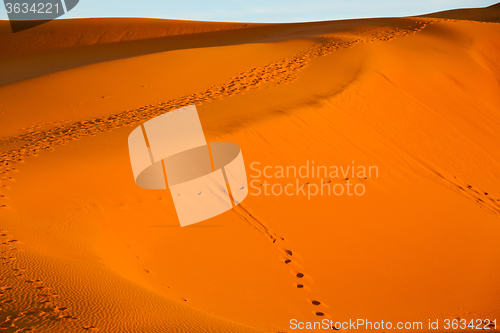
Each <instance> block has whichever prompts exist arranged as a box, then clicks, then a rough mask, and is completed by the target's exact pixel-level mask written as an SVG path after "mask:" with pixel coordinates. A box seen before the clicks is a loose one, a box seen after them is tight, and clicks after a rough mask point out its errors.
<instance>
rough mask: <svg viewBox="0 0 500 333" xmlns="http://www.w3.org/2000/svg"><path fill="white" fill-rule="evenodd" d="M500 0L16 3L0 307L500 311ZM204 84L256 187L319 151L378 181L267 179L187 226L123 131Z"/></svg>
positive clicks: (217, 327)
mask: <svg viewBox="0 0 500 333" xmlns="http://www.w3.org/2000/svg"><path fill="white" fill-rule="evenodd" d="M498 12H499V5H495V6H492V7H489V8H484V9H471V10H460V11H449V12H446V13H436V14H433V15H429V16H425V17H408V18H386V19H360V20H344V21H328V22H315V23H296V24H240V23H211V22H186V21H172V20H147V19H78V20H64V19H60V20H55V21H52V22H49V23H47V24H44V25H42V26H39V27H38V28H34V29H30V30H26V31H23V32H19V33H16V34H12V33H11V32H10V30H9V29H10V27H9V25H8V22H0V41H1V43H2V45H3V46H2V49H1V50H0V85H1V86H0V117H1V118H0V119H1V122H0V229H1V230H0V231H1V233H0V241H1V245H0V251H1V255H0V258H1V276H0V288H1V291H0V309H1V310H0V321H1V323H0V328H1V329H2V330H3V331H4V332H25V331H30V330H31V331H35V332H85V331H99V332H285V331H292V330H291V328H290V324H289V323H290V320H291V319H296V320H298V321H301V322H311V321H318V320H321V319H323V318H328V319H332V320H333V321H340V322H343V321H349V320H350V319H351V320H356V319H358V318H362V319H367V320H370V321H372V322H375V321H381V320H384V322H387V321H391V322H394V323H396V322H399V321H401V322H406V321H410V322H416V321H421V322H423V323H424V324H427V323H428V320H429V319H430V320H432V321H435V320H439V321H440V322H441V323H443V322H444V320H446V319H457V318H458V319H467V320H471V319H474V320H476V319H480V320H485V319H490V320H494V319H496V320H497V323H498V324H499V325H500V283H499V282H500V266H499V265H498V264H499V262H500V247H499V246H498V235H499V234H500V220H499V218H500V145H499V142H500V24H499V23H498ZM495 17H496V19H495ZM5 46H6V47H5ZM190 104H196V106H197V108H198V112H199V115H200V119H201V123H202V125H203V128H204V131H205V135H206V139H207V141H209V142H210V141H227V142H233V143H236V144H238V145H239V146H240V147H241V150H242V152H243V157H244V160H245V164H246V170H247V175H248V176H249V181H253V180H256V183H254V184H256V185H257V187H258V188H263V187H262V186H259V185H260V184H261V183H263V182H264V181H265V180H266V179H264V178H263V177H260V178H259V177H256V176H257V171H255V170H254V169H260V170H262V168H263V167H264V166H295V167H297V168H298V167H300V166H303V165H306V164H307V163H312V161H314V164H315V165H317V166H344V167H347V166H353V165H357V166H376V167H377V169H378V174H377V176H378V177H375V176H373V177H367V178H366V179H365V178H364V177H358V175H354V177H352V175H348V176H347V177H346V178H347V179H344V178H343V177H342V178H341V179H327V178H319V177H312V176H311V177H305V178H300V179H298V180H297V181H299V182H300V185H301V186H305V187H307V188H314V186H321V185H322V184H323V183H327V182H332V183H340V184H345V183H347V182H348V181H349V182H350V183H351V184H354V185H356V184H362V185H363V186H364V188H365V189H366V191H365V193H364V195H352V196H349V195H341V196H335V195H323V196H320V195H317V196H314V197H310V198H308V197H307V196H304V195H293V196H286V195H279V196H274V195H269V196H266V195H264V194H261V195H252V194H251V195H249V196H248V197H247V198H246V199H245V201H244V202H243V203H242V204H240V205H238V206H237V207H236V208H235V209H233V210H231V211H229V212H227V213H224V214H222V215H219V216H217V217H214V218H211V219H209V220H206V221H204V222H201V223H198V224H195V225H192V226H188V227H185V228H181V227H180V226H179V223H178V220H177V216H176V212H175V208H174V206H173V203H172V200H171V196H170V193H169V191H168V190H145V189H141V188H139V187H138V186H136V184H135V182H134V179H133V177H132V171H131V167H130V160H129V154H128V147H127V138H128V135H129V134H130V132H131V131H132V130H133V129H134V128H135V127H137V126H139V125H140V124H141V123H143V122H145V121H147V120H149V119H151V118H153V117H155V116H158V115H160V114H163V113H165V112H168V111H170V110H174V109H177V108H180V107H182V106H187V105H190ZM255 162H258V163H260V164H252V163H255ZM252 165H253V168H252ZM259 165H260V166H259ZM267 181H268V182H270V183H273V184H278V185H276V187H275V189H277V188H278V187H282V188H285V187H286V186H287V184H290V183H293V182H295V181H296V179H292V178H291V177H288V178H273V179H267ZM255 191H256V189H251V190H250V192H251V193H255ZM498 327H499V326H498V325H497V327H496V328H497V330H498ZM492 330H493V327H492ZM322 331H324V330H322ZM362 331H363V330H362ZM373 331H379V332H381V331H382V330H373ZM406 331H408V332H411V331H415V332H417V331H418V332H422V331H426V330H425V329H424V330H411V329H409V330H406ZM436 331H439V332H444V331H445V330H444V328H443V326H441V328H440V329H439V330H436ZM446 331H447V332H450V331H453V330H446ZM457 331H460V332H464V331H467V330H457ZM472 331H475V330H472Z"/></svg>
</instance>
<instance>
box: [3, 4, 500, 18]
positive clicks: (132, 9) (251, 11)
mask: <svg viewBox="0 0 500 333" xmlns="http://www.w3.org/2000/svg"><path fill="white" fill-rule="evenodd" d="M497 1H500V0H497ZM497 1H487V0H418V1H415V0H381V1H377V0H349V1H348V0H308V1H305V0H300V1H299V0H212V1H201V0H175V1H168V0H167V1H165V0H140V1H139V0H135V1H124V0H80V3H79V4H78V5H77V6H76V7H75V8H74V9H73V10H72V11H71V12H70V13H68V14H67V15H65V16H63V18H87V17H149V18H168V19H183V20H204V21H229V22H304V21H323V20H337V19H349V18H364V17H386V16H409V15H417V14H424V13H431V12H436V11H441V10H447V9H455V8H469V7H485V6H489V5H492V4H494V3H496V2H497ZM6 19H7V14H6V11H5V9H1V8H0V20H6Z"/></svg>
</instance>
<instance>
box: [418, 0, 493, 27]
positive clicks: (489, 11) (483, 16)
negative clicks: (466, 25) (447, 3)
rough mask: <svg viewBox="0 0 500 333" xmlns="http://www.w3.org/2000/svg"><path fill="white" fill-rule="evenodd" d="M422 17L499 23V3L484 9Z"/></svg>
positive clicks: (443, 12) (455, 10)
mask: <svg viewBox="0 0 500 333" xmlns="http://www.w3.org/2000/svg"><path fill="white" fill-rule="evenodd" d="M422 16H423V17H436V18H445V19H455V20H469V21H478V22H500V3H497V4H494V5H491V6H489V7H486V8H464V9H454V10H445V11H442V12H437V13H432V14H428V15H422Z"/></svg>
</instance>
